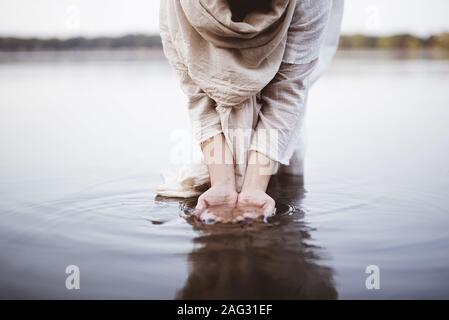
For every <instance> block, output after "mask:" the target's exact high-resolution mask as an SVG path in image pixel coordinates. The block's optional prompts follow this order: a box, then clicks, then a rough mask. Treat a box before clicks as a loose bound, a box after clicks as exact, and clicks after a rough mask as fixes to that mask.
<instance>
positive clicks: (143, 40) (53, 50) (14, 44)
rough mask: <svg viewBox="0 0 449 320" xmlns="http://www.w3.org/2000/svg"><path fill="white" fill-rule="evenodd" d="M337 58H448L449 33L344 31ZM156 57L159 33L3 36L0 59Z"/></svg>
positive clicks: (159, 51)
mask: <svg viewBox="0 0 449 320" xmlns="http://www.w3.org/2000/svg"><path fill="white" fill-rule="evenodd" d="M338 58H351V59H366V58H370V59H425V60H435V59H449V33H442V34H439V35H432V36H429V37H425V38H421V37H417V36H414V35H410V34H399V35H391V36H382V37H377V36H367V35H360V34H355V35H342V36H341V38H340V45H339V51H338V54H337V59H338ZM157 59H164V54H163V52H162V43H161V39H160V37H159V35H142V34H130V35H125V36H122V37H97V38H84V37H74V38H68V39H58V38H49V39H40V38H17V37H0V63H13V62H50V61H51V62H55V61H56V62H57V61H80V62H82V61H147V60H157Z"/></svg>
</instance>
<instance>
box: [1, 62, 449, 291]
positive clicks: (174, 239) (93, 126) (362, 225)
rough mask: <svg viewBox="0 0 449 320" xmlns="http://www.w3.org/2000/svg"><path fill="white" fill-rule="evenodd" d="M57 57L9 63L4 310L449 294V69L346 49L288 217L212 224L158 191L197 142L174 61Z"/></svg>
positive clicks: (295, 183) (281, 182) (311, 110)
mask: <svg viewBox="0 0 449 320" xmlns="http://www.w3.org/2000/svg"><path fill="white" fill-rule="evenodd" d="M48 56H49V55H48V54H42V55H41V56H39V58H38V59H27V57H26V56H25V58H24V57H19V58H17V57H18V55H14V54H13V55H9V56H8V57H9V58H6V59H3V60H1V59H0V60H1V63H0V155H1V156H0V219H1V220H0V298H62V299H79V298H153V299H154V298H157V299H172V298H186V299H190V298H290V299H301V298H327V299H335V298H340V299H347V298H349V299H352V298H364V299H365V298H366V299H378V298H449V231H448V230H449V194H448V191H449V171H448V164H449V125H448V119H449V87H448V84H449V60H429V59H420V58H411V59H396V58H388V57H383V56H370V55H363V54H362V55H356V56H353V55H348V54H340V55H339V56H338V57H337V59H335V60H334V64H333V66H332V67H331V68H330V69H329V70H328V72H327V73H326V74H325V76H323V77H322V78H321V79H320V80H319V81H318V82H317V83H316V85H315V86H314V88H313V89H312V91H311V93H310V99H309V104H308V111H307V159H306V168H305V177H304V181H302V179H300V178H299V177H276V178H274V179H273V180H272V184H271V186H270V192H271V194H272V195H273V196H274V197H275V198H276V200H277V203H278V207H279V211H280V212H281V214H280V215H278V216H276V217H274V218H273V219H272V220H271V221H269V223H267V224H263V223H253V224H239V225H202V224H199V223H196V222H194V221H191V220H186V219H184V218H183V217H182V212H183V210H184V209H185V208H186V207H187V208H188V207H189V206H191V205H192V203H191V201H187V202H182V201H176V200H173V201H165V200H163V199H158V198H155V197H154V189H155V187H156V186H157V185H158V184H160V183H161V182H162V178H161V175H160V173H161V172H162V171H163V170H166V169H167V168H170V167H171V166H172V165H174V164H176V163H174V162H176V159H178V160H179V157H178V158H177V157H174V154H176V148H175V147H174V146H179V145H183V143H184V142H185V141H181V142H180V140H183V139H184V138H185V135H183V134H182V132H188V130H189V120H188V117H187V113H186V110H185V104H184V103H185V100H184V97H183V94H182V92H181V91H180V89H179V88H178V85H177V80H176V78H175V76H174V75H173V73H172V72H171V70H170V68H169V66H168V64H167V63H166V62H165V61H164V60H163V59H161V58H158V57H153V58H149V57H148V55H146V54H144V53H143V54H139V55H137V56H136V55H134V56H133V57H132V59H129V57H128V56H127V55H126V54H125V55H124V56H114V55H113V56H112V57H110V58H109V59H106V58H104V54H103V55H98V56H95V55H88V54H84V55H83V54H81V55H78V54H75V55H73V56H69V57H68V58H67V56H65V57H63V58H60V56H59V55H56V57H55V56H54V55H53V56H51V57H50V58H48ZM11 57H13V58H14V59H11ZM46 57H47V58H46ZM100 57H101V58H100ZM15 58H17V59H15ZM174 159H175V160H174ZM69 265H76V266H78V267H79V270H80V289H79V290H68V289H67V288H66V278H67V276H68V275H67V274H66V273H65V271H66V267H67V266H69ZM370 265H375V266H377V267H378V268H379V279H380V289H378V290H368V289H367V287H366V284H365V280H366V279H367V277H368V276H369V274H367V273H365V271H366V268H367V267H368V266H370Z"/></svg>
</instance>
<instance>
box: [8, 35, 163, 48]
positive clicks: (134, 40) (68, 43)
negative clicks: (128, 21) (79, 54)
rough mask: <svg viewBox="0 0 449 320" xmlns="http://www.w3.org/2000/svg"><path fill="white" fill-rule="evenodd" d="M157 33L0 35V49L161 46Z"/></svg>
mask: <svg viewBox="0 0 449 320" xmlns="http://www.w3.org/2000/svg"><path fill="white" fill-rule="evenodd" d="M161 47H162V43H161V38H160V37H159V35H126V36H122V37H98V38H84V37H76V38H69V39H57V38H51V39H39V38H14V37H0V51H33V50H34V51H36V50H91V49H125V48H161Z"/></svg>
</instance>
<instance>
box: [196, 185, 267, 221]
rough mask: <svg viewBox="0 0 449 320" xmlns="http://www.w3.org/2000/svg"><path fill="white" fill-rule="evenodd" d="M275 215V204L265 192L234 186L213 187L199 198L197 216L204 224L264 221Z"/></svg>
mask: <svg viewBox="0 0 449 320" xmlns="http://www.w3.org/2000/svg"><path fill="white" fill-rule="evenodd" d="M274 213H275V202H274V200H273V199H272V198H271V197H270V196H269V195H268V194H266V193H265V192H264V191H263V190H258V189H251V190H242V192H240V193H237V192H236V191H235V189H234V188H233V187H232V186H226V185H223V186H220V185H219V186H212V187H211V188H210V189H209V190H207V191H206V192H205V193H203V194H202V195H201V196H200V197H199V198H198V203H197V206H196V208H195V216H196V217H197V218H199V219H200V220H201V221H203V222H206V223H207V222H210V223H213V222H222V223H236V222H239V221H242V220H245V219H263V218H266V217H270V216H272V215H274Z"/></svg>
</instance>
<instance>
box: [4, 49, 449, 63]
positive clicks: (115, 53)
mask: <svg viewBox="0 0 449 320" xmlns="http://www.w3.org/2000/svg"><path fill="white" fill-rule="evenodd" d="M335 59H337V60H340V59H341V60H346V59H350V60H372V61H376V60H449V52H447V51H444V50H437V49H419V50H418V49H416V50H393V49H388V50H381V49H376V50H367V49H357V50H354V49H351V50H348V49H339V50H338V51H337V54H336V57H335ZM158 60H162V61H165V56H164V52H163V51H162V49H161V48H130V49H129V48H123V49H115V50H111V49H109V50H106V49H102V50H99V49H97V50H63V51H60V50H58V51H55V50H35V51H8V52H5V51H0V64H11V63H27V62H28V63H45V62H52V63H58V62H61V63H63V62H75V63H83V62H147V61H158Z"/></svg>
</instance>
